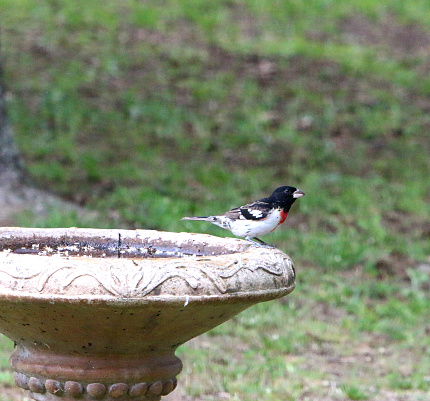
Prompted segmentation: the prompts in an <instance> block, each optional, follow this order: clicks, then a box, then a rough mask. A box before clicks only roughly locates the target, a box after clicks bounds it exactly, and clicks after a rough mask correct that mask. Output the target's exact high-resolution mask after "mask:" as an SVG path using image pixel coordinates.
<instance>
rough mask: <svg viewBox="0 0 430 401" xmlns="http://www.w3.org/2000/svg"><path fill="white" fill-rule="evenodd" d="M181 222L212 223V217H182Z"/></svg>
mask: <svg viewBox="0 0 430 401" xmlns="http://www.w3.org/2000/svg"><path fill="white" fill-rule="evenodd" d="M181 220H201V221H212V220H213V216H194V217H182V219H181Z"/></svg>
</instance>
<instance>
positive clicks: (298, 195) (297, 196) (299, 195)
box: [293, 189, 305, 198]
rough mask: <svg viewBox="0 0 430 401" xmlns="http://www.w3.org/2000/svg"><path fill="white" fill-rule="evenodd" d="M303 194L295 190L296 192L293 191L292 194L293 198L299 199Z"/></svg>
mask: <svg viewBox="0 0 430 401" xmlns="http://www.w3.org/2000/svg"><path fill="white" fill-rule="evenodd" d="M304 194H305V193H304V192H302V191H300V189H297V190H296V191H294V193H293V198H300V197H301V196H304Z"/></svg>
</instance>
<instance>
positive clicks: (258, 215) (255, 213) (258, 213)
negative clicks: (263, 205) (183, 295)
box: [240, 209, 263, 219]
mask: <svg viewBox="0 0 430 401" xmlns="http://www.w3.org/2000/svg"><path fill="white" fill-rule="evenodd" d="M247 210H248V213H249V214H252V215H253V216H254V217H255V218H256V219H261V218H262V217H263V212H262V211H261V210H257V209H247ZM240 218H241V219H244V218H245V217H243V215H242V214H241V215H240Z"/></svg>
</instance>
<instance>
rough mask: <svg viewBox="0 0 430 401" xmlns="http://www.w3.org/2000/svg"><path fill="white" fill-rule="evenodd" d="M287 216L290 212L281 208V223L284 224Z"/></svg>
mask: <svg viewBox="0 0 430 401" xmlns="http://www.w3.org/2000/svg"><path fill="white" fill-rule="evenodd" d="M287 216H288V212H284V211H283V210H281V220H279V224H282V223H283V222H284V221H285V219H286V218H287ZM279 224H278V225H279Z"/></svg>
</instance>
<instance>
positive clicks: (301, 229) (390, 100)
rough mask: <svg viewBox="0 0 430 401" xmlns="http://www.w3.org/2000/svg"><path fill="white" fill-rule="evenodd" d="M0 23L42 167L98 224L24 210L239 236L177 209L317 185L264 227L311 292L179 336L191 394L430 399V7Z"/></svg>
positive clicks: (178, 5)
mask: <svg viewBox="0 0 430 401" xmlns="http://www.w3.org/2000/svg"><path fill="white" fill-rule="evenodd" d="M0 18H1V20H0V23H1V30H2V31H1V40H2V53H3V63H4V66H3V67H4V71H5V82H6V84H7V89H8V92H7V100H8V102H7V103H8V107H9V114H10V118H11V121H12V123H13V126H14V129H15V132H16V135H17V140H18V143H19V146H20V148H21V150H22V152H23V155H24V158H25V160H26V164H27V167H28V172H29V175H30V177H31V180H34V181H35V182H37V183H38V184H39V185H40V186H42V187H45V188H46V189H49V190H51V191H54V192H56V193H58V194H60V195H61V196H62V197H64V198H65V199H68V200H70V201H73V202H75V203H77V204H79V205H82V206H84V207H86V208H88V209H92V210H96V211H98V213H99V216H100V217H99V218H97V219H96V220H91V221H90V220H82V218H79V217H78V216H77V215H76V214H73V213H67V214H65V213H64V212H62V211H61V210H52V211H51V212H50V214H49V216H47V217H46V216H43V217H40V216H37V215H34V214H31V213H30V212H29V213H28V214H25V215H23V216H20V217H19V219H18V222H19V224H21V225H26V226H44V227H47V226H98V227H120V226H122V227H129V228H134V227H136V228H149V229H159V230H168V231H197V232H205V233H210V234H214V235H220V236H227V235H229V233H228V232H226V231H223V230H221V229H219V228H217V227H214V226H212V225H209V224H205V223H199V222H184V221H181V220H180V218H181V217H183V216H185V215H193V214H198V215H205V214H209V213H210V214H213V213H217V212H223V211H225V210H228V209H229V208H231V207H235V206H239V205H241V204H243V203H244V202H248V201H251V200H254V199H257V198H259V197H262V196H267V195H268V194H269V193H270V192H271V191H272V190H273V189H274V188H276V187H277V186H280V185H294V186H297V187H299V188H300V189H302V190H303V191H304V192H306V196H305V197H304V198H301V199H300V200H299V201H298V202H297V203H296V204H295V205H294V206H293V208H292V211H291V213H290V216H289V218H288V220H287V222H286V223H285V224H284V226H285V227H284V226H283V227H282V228H280V229H278V230H277V231H276V232H275V233H273V234H271V235H270V236H267V237H266V238H265V239H266V240H267V241H268V242H270V243H274V244H276V245H277V246H278V247H279V248H280V249H282V250H284V251H285V252H286V253H288V254H289V255H290V256H291V257H292V258H293V260H294V261H295V264H296V267H297V272H298V278H297V288H296V290H295V291H294V292H293V294H291V295H290V296H288V297H287V298H286V299H285V300H281V301H275V302H270V303H266V304H261V305H258V306H256V307H254V308H252V309H251V310H249V311H247V312H244V313H243V314H241V315H239V316H238V317H237V318H235V319H233V320H232V321H230V322H228V323H226V324H224V325H222V326H221V327H219V328H216V329H215V330H213V331H211V332H210V333H208V334H206V335H204V336H202V337H201V338H199V339H198V340H195V341H192V342H191V343H189V344H187V345H184V346H183V347H181V349H180V352H179V354H180V356H181V358H182V359H183V360H184V364H185V370H184V373H182V374H181V376H180V388H179V389H178V390H177V391H178V392H180V393H181V394H184V395H185V394H186V395H187V396H189V397H190V398H188V399H192V400H219V399H227V400H241V401H242V400H255V399H260V400H265V401H279V400H303V401H304V400H324V401H325V400H330V401H331V400H362V399H369V400H381V401H382V400H384V401H386V400H395V401H411V400H413V401H415V400H417V401H418V400H429V399H430V373H429V372H430V340H429V337H430V334H429V332H430V323H429V322H430V297H429V291H430V287H429V281H430V278H429V270H430V267H429V265H430V217H429V216H430V179H429V175H430V157H429V155H430V136H429V127H430V114H429V110H430V100H429V99H430V98H429V95H430V78H429V74H428V71H429V70H430V33H429V32H430V22H429V21H430V3H429V2H428V1H427V0H414V1H412V0H406V1H397V0H396V1H388V0H378V1H368V0H358V1H354V2H340V1H333V0H332V1H330V0H309V1H291V0H289V1H287V0H280V1H274V0H273V1H269V0H258V1H257V0H248V1H243V0H229V1H214V0H196V1H192V2H185V1H174V0H166V1H163V2H159V1H145V2H139V1H123V2H119V1H113V0H105V1H92V2H88V1H86V2H83V1H80V0H75V1H70V0H69V1H67V0H62V1H61V0H50V1H48V0H40V1H37V2H32V1H28V0H4V1H2V2H1V3H0ZM226 339H228V341H226ZM0 355H3V351H1V354H0ZM2 366H3V368H2V369H3V371H4V372H6V373H5V376H4V380H3V376H1V375H0V381H1V382H4V386H3V387H5V386H8V385H9V384H10V372H9V370H8V367H7V363H6V359H5V358H3V359H2ZM222 397H224V398H222ZM0 400H2V399H1V396H0ZM2 401H4V400H2Z"/></svg>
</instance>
